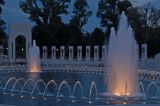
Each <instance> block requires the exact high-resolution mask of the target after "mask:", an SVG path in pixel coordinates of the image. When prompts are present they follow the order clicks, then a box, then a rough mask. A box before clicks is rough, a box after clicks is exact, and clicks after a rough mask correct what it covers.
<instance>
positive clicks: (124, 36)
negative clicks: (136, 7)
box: [107, 12, 139, 97]
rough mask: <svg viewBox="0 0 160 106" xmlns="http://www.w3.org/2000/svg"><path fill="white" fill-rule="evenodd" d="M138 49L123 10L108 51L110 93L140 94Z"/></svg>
mask: <svg viewBox="0 0 160 106" xmlns="http://www.w3.org/2000/svg"><path fill="white" fill-rule="evenodd" d="M137 59H138V50H137V44H136V40H135V39H134V36H133V31H132V28H131V27H130V25H128V22H127V17H126V16H125V13H124V12H123V13H122V14H121V17H120V22H119V29H118V32H117V34H116V33H115V30H114V28H112V29H111V35H110V41H109V53H108V62H107V63H109V64H108V65H109V66H110V67H111V70H110V72H109V73H108V79H109V82H108V93H107V94H108V95H110V96H122V97H123V96H125V97H126V96H129V97H135V96H138V95H139V91H138V79H137V75H136V74H137V69H136V68H137Z"/></svg>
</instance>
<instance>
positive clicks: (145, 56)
mask: <svg viewBox="0 0 160 106" xmlns="http://www.w3.org/2000/svg"><path fill="white" fill-rule="evenodd" d="M141 58H142V59H147V44H142V57H141Z"/></svg>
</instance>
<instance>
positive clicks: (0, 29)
mask: <svg viewBox="0 0 160 106" xmlns="http://www.w3.org/2000/svg"><path fill="white" fill-rule="evenodd" d="M4 4H5V2H4V0H0V14H1V13H2V7H3V5H4ZM4 29H5V22H4V21H3V20H2V19H1V15H0V45H6V44H7V36H6V33H5V31H4Z"/></svg>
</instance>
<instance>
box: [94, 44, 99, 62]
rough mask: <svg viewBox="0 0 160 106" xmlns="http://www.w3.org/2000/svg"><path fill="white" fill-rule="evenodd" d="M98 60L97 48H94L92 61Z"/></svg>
mask: <svg viewBox="0 0 160 106" xmlns="http://www.w3.org/2000/svg"><path fill="white" fill-rule="evenodd" d="M98 59H99V47H98V46H94V61H98Z"/></svg>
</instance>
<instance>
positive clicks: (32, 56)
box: [28, 40, 40, 72]
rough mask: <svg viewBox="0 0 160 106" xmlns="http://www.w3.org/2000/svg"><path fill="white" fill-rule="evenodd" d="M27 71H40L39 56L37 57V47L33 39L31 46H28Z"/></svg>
mask: <svg viewBox="0 0 160 106" xmlns="http://www.w3.org/2000/svg"><path fill="white" fill-rule="evenodd" d="M28 64H29V71H30V72H39V71H40V58H39V47H37V46H36V42H35V40H33V45H32V47H30V48H29V60H28Z"/></svg>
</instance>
